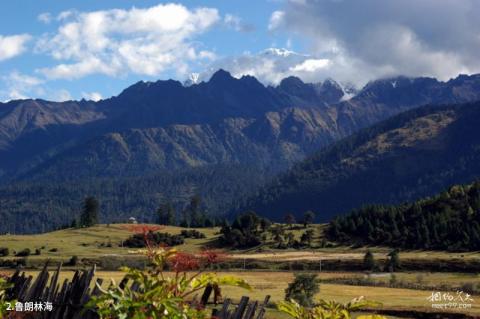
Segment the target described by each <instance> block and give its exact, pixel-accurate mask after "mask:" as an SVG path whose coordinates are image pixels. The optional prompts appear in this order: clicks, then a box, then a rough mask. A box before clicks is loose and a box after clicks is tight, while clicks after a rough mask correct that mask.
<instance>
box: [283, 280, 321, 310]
mask: <svg viewBox="0 0 480 319" xmlns="http://www.w3.org/2000/svg"><path fill="white" fill-rule="evenodd" d="M319 291H320V285H319V282H318V279H317V275H316V274H295V279H294V280H293V282H291V283H289V284H288V287H287V289H285V300H295V301H296V302H298V303H299V304H300V305H302V306H307V307H308V306H311V305H312V304H313V297H314V296H315V294H316V293H318V292H319Z"/></svg>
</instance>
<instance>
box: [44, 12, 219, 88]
mask: <svg viewBox="0 0 480 319" xmlns="http://www.w3.org/2000/svg"><path fill="white" fill-rule="evenodd" d="M219 19H220V17H219V14H218V11H217V10H216V9H211V8H197V9H194V10H189V9H187V8H186V7H184V6H183V5H178V4H165V5H157V6H153V7H150V8H146V9H137V8H132V9H130V10H122V9H112V10H104V11H94V12H75V11H68V12H64V13H61V14H59V16H58V17H57V20H58V21H60V23H61V25H60V26H59V28H58V30H57V32H56V33H55V34H53V35H46V36H44V37H43V38H42V39H41V40H39V41H38V43H37V45H36V51H37V52H43V53H48V54H50V55H51V56H52V57H53V58H54V59H56V60H58V61H61V63H59V64H57V65H55V66H53V67H49V68H42V69H39V70H38V71H39V72H41V73H42V74H44V75H45V76H46V77H48V78H51V79H59V78H63V79H75V78H81V77H83V76H86V75H89V74H94V73H101V74H106V75H109V76H116V75H119V74H125V73H127V72H133V73H136V74H141V75H149V76H156V75H159V74H161V73H162V72H163V71H165V70H173V71H175V72H177V74H178V75H181V74H182V73H185V72H187V70H188V63H189V62H193V61H197V60H198V59H209V58H211V57H212V56H213V55H214V53H213V52H209V51H208V50H204V49H203V50H201V49H200V48H199V44H198V42H195V41H194V38H195V37H196V36H198V35H199V34H201V33H204V32H205V31H207V30H208V29H209V28H210V27H212V26H213V25H214V24H215V23H217V22H218V21H219Z"/></svg>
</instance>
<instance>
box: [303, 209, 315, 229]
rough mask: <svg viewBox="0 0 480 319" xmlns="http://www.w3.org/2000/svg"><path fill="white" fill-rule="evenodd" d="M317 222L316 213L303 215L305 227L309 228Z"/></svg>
mask: <svg viewBox="0 0 480 319" xmlns="http://www.w3.org/2000/svg"><path fill="white" fill-rule="evenodd" d="M314 220H315V213H314V212H312V211H311V210H308V211H306V212H305V213H304V214H303V226H304V227H305V228H307V226H308V225H309V224H311V223H313V221H314Z"/></svg>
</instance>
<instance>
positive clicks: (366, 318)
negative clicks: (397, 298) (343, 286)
mask: <svg viewBox="0 0 480 319" xmlns="http://www.w3.org/2000/svg"><path fill="white" fill-rule="evenodd" d="M378 305H380V304H379V303H377V302H373V301H368V300H364V299H363V297H360V298H355V299H353V300H352V301H350V302H349V303H346V304H342V303H339V302H336V301H325V300H319V303H318V305H317V306H315V307H313V308H306V307H303V306H301V305H300V304H299V303H297V302H296V301H294V300H291V301H283V302H280V303H279V304H278V305H277V308H278V310H280V311H281V312H283V313H286V314H288V315H289V316H290V317H292V318H295V319H351V318H352V312H357V311H359V310H362V309H363V308H366V307H369V308H370V307H376V306H378ZM356 319H387V318H386V317H384V316H379V315H363V316H357V317H356Z"/></svg>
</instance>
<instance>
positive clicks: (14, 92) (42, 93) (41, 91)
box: [0, 71, 73, 102]
mask: <svg viewBox="0 0 480 319" xmlns="http://www.w3.org/2000/svg"><path fill="white" fill-rule="evenodd" d="M0 82H1V83H2V87H1V88H0V101H5V102H7V101H10V100H19V99H35V98H43V99H47V100H50V101H57V102H63V101H67V100H72V99H73V98H72V96H71V94H70V92H68V91H67V90H65V89H52V88H50V87H48V85H47V83H46V82H45V80H44V79H41V78H38V77H35V76H31V75H27V74H22V73H20V72H18V71H13V72H11V73H9V74H7V75H3V76H1V77H0Z"/></svg>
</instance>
